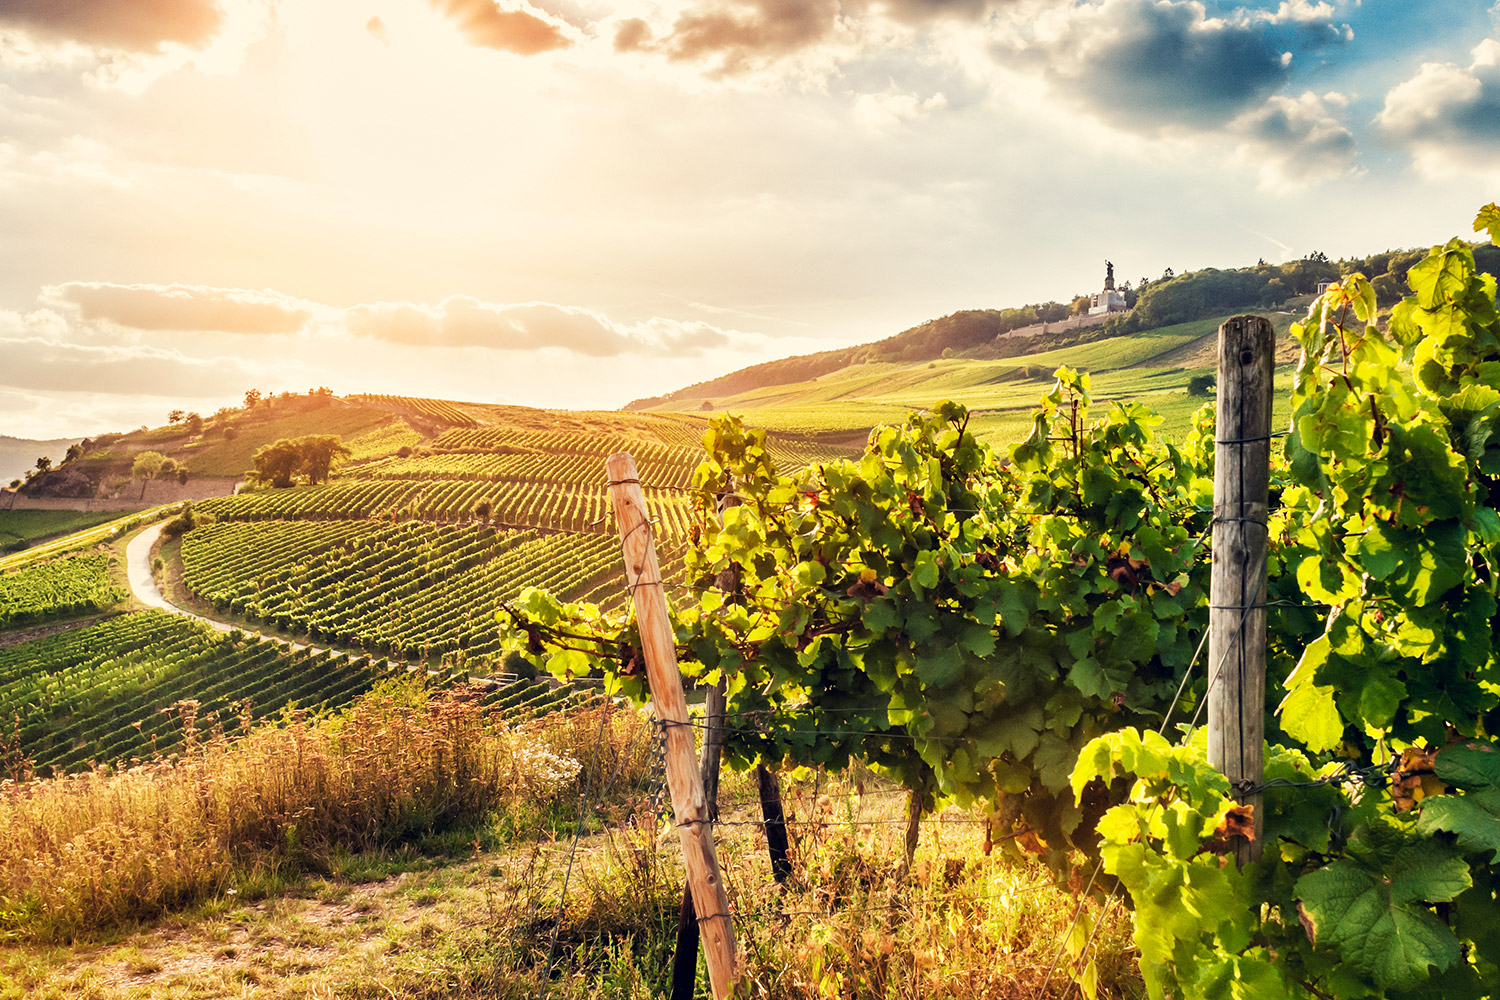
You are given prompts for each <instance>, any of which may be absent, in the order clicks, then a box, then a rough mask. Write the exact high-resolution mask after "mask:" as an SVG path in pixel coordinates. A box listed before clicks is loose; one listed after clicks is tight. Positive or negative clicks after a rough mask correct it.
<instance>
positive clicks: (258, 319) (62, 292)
mask: <svg viewBox="0 0 1500 1000" xmlns="http://www.w3.org/2000/svg"><path fill="white" fill-rule="evenodd" d="M43 298H44V300H45V301H47V302H48V303H49V304H52V305H57V306H62V307H64V308H71V309H72V310H73V311H75V312H76V313H77V314H78V316H79V318H80V319H84V320H90V321H92V320H104V321H107V322H110V323H115V324H117V325H119V326H128V327H132V328H134V329H137V330H205V331H206V330H218V331H223V332H225V333H296V332H297V331H299V330H301V329H302V327H303V326H304V325H305V324H306V323H307V321H308V320H309V319H310V318H311V317H312V314H311V312H309V310H308V309H307V307H306V306H305V305H304V304H302V303H299V302H297V301H296V300H294V299H289V298H287V297H285V296H283V295H280V294H278V293H276V292H267V291H248V290H244V289H237V288H209V287H205V286H202V285H114V284H110V283H108V282H92V281H74V282H69V283H67V284H63V285H53V286H51V287H49V288H47V289H46V291H45V292H44V295H43Z"/></svg>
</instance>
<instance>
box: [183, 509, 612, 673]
mask: <svg viewBox="0 0 1500 1000" xmlns="http://www.w3.org/2000/svg"><path fill="white" fill-rule="evenodd" d="M182 561H183V567H184V572H183V581H184V583H186V584H187V586H188V587H189V588H190V589H192V590H193V591H194V592H195V593H196V594H198V595H199V596H200V597H202V598H204V599H206V600H208V601H209V602H211V603H212V604H213V605H214V606H215V607H216V608H218V609H220V610H223V611H227V612H230V613H232V614H234V615H237V616H240V617H241V618H243V619H245V620H247V621H250V622H265V623H268V624H270V625H273V626H275V627H277V628H281V629H287V630H290V631H292V632H293V633H295V634H299V635H306V636H307V637H308V638H310V639H312V640H313V641H317V642H331V643H334V644H336V645H340V646H348V647H354V648H359V649H363V650H366V651H369V652H372V653H378V654H382V655H392V656H398V657H400V656H408V655H409V656H413V657H416V656H420V658H421V659H423V660H427V659H432V658H435V657H441V656H443V655H444V654H448V653H457V652H459V651H463V653H464V654H465V658H466V660H468V661H469V662H470V664H471V667H472V668H473V669H475V670H480V669H481V668H480V664H483V663H485V662H487V661H488V660H489V659H492V658H493V659H495V660H498V658H499V654H500V648H499V636H498V634H497V633H496V631H495V628H494V619H495V611H496V609H497V608H498V607H499V605H500V603H501V602H503V601H508V600H514V599H515V598H516V596H517V595H518V594H519V593H520V591H521V590H522V589H523V588H524V587H526V586H543V587H547V588H548V589H550V590H554V591H556V592H557V593H564V594H570V595H578V596H579V597H582V598H585V599H588V598H590V597H592V598H593V599H595V600H602V599H605V598H614V597H616V596H617V595H618V594H619V593H620V592H621V586H620V583H619V577H620V573H621V570H620V566H619V562H620V560H619V553H618V551H617V550H616V546H615V545H614V543H613V540H612V539H609V538H607V537H605V536H604V535H602V534H599V533H587V534H573V533H568V534H551V535H544V536H543V535H537V534H535V533H533V532H527V531H504V530H501V529H497V528H493V527H479V526H450V525H438V524H427V523H423V522H420V521H407V522H400V523H394V524H393V523H390V522H379V521H337V522H328V521H249V522H234V521H228V520H226V521H221V522H219V523H217V524H210V525H207V526H204V527H201V528H198V529H195V530H194V531H191V532H189V533H188V534H187V536H186V537H184V539H183V543H182Z"/></svg>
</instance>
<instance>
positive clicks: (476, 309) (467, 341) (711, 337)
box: [344, 295, 729, 357]
mask: <svg viewBox="0 0 1500 1000" xmlns="http://www.w3.org/2000/svg"><path fill="white" fill-rule="evenodd" d="M344 325H345V328H346V329H347V330H348V331H349V333H351V334H353V335H354V336H357V337H370V338H373V339H376V340H384V341H390V342H393V343H398V344H411V345H418V346H429V345H430V346H445V347H488V348H493V349H497V350H512V351H525V350H535V349H537V348H543V347H556V348H562V349H564V350H567V351H571V352H573V353H576V354H582V355H587V356H590V357H616V356H619V355H625V354H671V355H678V356H682V355H693V354H697V353H699V352H700V351H703V350H706V349H710V348H715V347H725V346H728V344H729V334H728V333H726V332H725V331H724V330H721V329H719V328H718V327H716V326H712V325H710V324H708V323H699V322H679V321H676V320H667V319H661V318H655V319H651V320H648V321H646V322H644V323H639V324H635V325H625V324H621V323H617V322H615V321H613V320H611V319H609V318H608V317H607V316H604V315H602V314H600V313H597V312H594V311H592V310H588V309H580V308H577V307H573V306H560V305H554V304H553V303H550V302H526V303H521V304H517V305H498V304H495V303H491V302H482V301H480V300H478V299H474V298H470V297H468V296H463V295H455V296H451V297H449V298H447V299H445V300H443V302H441V303H440V304H438V305H436V306H431V305H425V304H417V303H410V302H380V303H375V304H372V305H361V306H356V307H354V308H353V309H350V310H348V311H347V312H346V313H345V317H344Z"/></svg>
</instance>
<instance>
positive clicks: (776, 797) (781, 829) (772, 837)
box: [755, 764, 792, 885]
mask: <svg viewBox="0 0 1500 1000" xmlns="http://www.w3.org/2000/svg"><path fill="white" fill-rule="evenodd" d="M755 784H756V787H757V788H758V789H759V791H760V816H761V820H762V821H763V823H764V826H765V831H766V851H767V852H768V853H769V854H770V855H771V877H772V878H773V879H775V880H776V884H777V885H786V880H787V879H789V878H791V877H792V856H791V855H792V851H791V844H790V843H789V842H788V841H787V836H786V810H785V808H784V807H783V806H782V804H781V782H780V781H779V780H778V779H777V777H776V774H775V772H773V771H771V770H769V769H768V768H767V767H766V765H764V764H756V765H755Z"/></svg>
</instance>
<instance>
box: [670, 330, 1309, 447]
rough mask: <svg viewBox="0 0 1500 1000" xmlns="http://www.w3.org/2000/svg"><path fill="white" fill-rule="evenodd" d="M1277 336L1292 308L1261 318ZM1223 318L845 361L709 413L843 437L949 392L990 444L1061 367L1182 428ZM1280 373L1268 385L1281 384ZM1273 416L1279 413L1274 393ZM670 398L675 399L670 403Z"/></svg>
mask: <svg viewBox="0 0 1500 1000" xmlns="http://www.w3.org/2000/svg"><path fill="white" fill-rule="evenodd" d="M1269 318H1270V319H1271V320H1272V322H1273V323H1274V324H1275V326H1276V330H1277V335H1278V338H1279V339H1280V341H1281V342H1282V343H1283V344H1284V343H1285V341H1286V337H1287V330H1288V328H1289V327H1290V325H1291V323H1292V320H1293V316H1292V314H1291V313H1285V312H1283V313H1274V314H1271V315H1270V316H1269ZM1223 319H1224V317H1220V318H1214V319H1204V320H1196V321H1194V322H1191V323H1180V324H1177V325H1175V326H1169V327H1163V328H1161V329H1159V330H1149V331H1145V332H1142V333H1136V334H1130V335H1128V336H1124V337H1115V338H1111V339H1109V340H1103V341H1097V342H1094V343H1089V344H1077V345H1073V346H1069V347H1061V348H1056V349H1053V350H1048V351H1042V352H1038V353H1035V354H1028V355H1021V356H1017V357H1012V358H1002V359H998V360H980V359H972V358H944V359H941V360H936V361H930V362H920V363H917V364H891V363H874V364H860V365H852V366H850V367H848V368H845V369H843V370H842V371H837V372H831V373H829V374H827V375H824V376H822V377H821V378H817V379H814V380H812V381H808V382H800V383H794V384H789V385H776V386H764V387H762V388H759V389H754V390H751V391H748V392H744V393H741V394H739V395H737V396H733V397H729V398H726V399H715V400H713V403H714V412H730V413H736V414H739V415H740V416H742V417H743V418H744V420H745V422H746V423H747V424H749V425H751V426H755V427H766V428H769V429H775V430H789V431H799V432H802V433H820V432H828V431H845V432H848V433H850V434H851V435H854V434H857V432H858V431H860V430H862V429H865V428H868V427H870V426H872V425H874V424H878V423H895V422H899V421H901V420H903V419H904V418H905V416H906V414H907V413H908V412H909V411H910V410H914V409H922V408H924V407H928V406H931V405H932V404H934V403H936V402H938V401H939V400H942V399H953V400H957V401H958V402H960V403H963V404H964V405H965V406H968V407H969V409H970V410H971V411H972V412H973V414H974V416H973V419H972V421H971V424H970V426H971V428H972V429H974V430H975V431H976V432H977V433H978V435H979V437H980V438H981V440H984V441H987V442H989V443H991V444H994V445H997V446H998V445H1004V444H1013V443H1015V442H1016V441H1019V440H1020V439H1021V438H1022V437H1024V436H1025V435H1026V434H1027V433H1029V431H1030V427H1031V420H1030V416H1029V414H1030V411H1031V410H1032V408H1033V407H1035V406H1036V404H1037V401H1038V400H1039V399H1040V398H1041V397H1042V396H1043V395H1045V394H1046V393H1047V392H1049V391H1050V390H1051V388H1052V383H1053V377H1052V373H1053V372H1054V371H1055V370H1056V369H1057V368H1059V367H1062V366H1067V367H1070V368H1073V369H1075V370H1079V371H1086V372H1088V373H1090V376H1091V379H1092V393H1093V396H1094V399H1095V401H1096V402H1097V403H1101V404H1102V403H1108V402H1110V401H1113V400H1127V399H1132V400H1138V401H1140V402H1143V403H1145V404H1146V405H1147V406H1149V407H1151V408H1152V409H1153V410H1155V411H1156V412H1157V413H1158V414H1160V415H1161V416H1162V417H1163V418H1164V419H1163V430H1164V431H1165V432H1166V433H1169V434H1174V433H1180V432H1181V431H1183V430H1185V429H1186V427H1187V425H1188V421H1189V418H1190V417H1191V415H1192V414H1193V412H1194V411H1196V410H1197V409H1198V407H1200V406H1201V405H1203V403H1205V402H1207V401H1208V399H1206V398H1203V397H1193V396H1189V395H1188V393H1187V385H1188V381H1189V380H1190V379H1191V378H1192V377H1193V376H1195V375H1200V374H1204V373H1212V370H1213V365H1214V345H1215V334H1216V332H1217V330H1218V328H1219V324H1220V323H1222V322H1223ZM1283 382H1284V379H1279V380H1278V389H1282V388H1285V386H1284V385H1283V384H1282V383H1283ZM1278 398H1279V402H1278V407H1277V413H1276V418H1277V419H1278V420H1280V419H1283V418H1284V417H1285V416H1286V415H1287V413H1286V409H1285V403H1284V393H1283V394H1282V395H1281V396H1280V397H1278ZM679 405H680V404H679Z"/></svg>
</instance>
